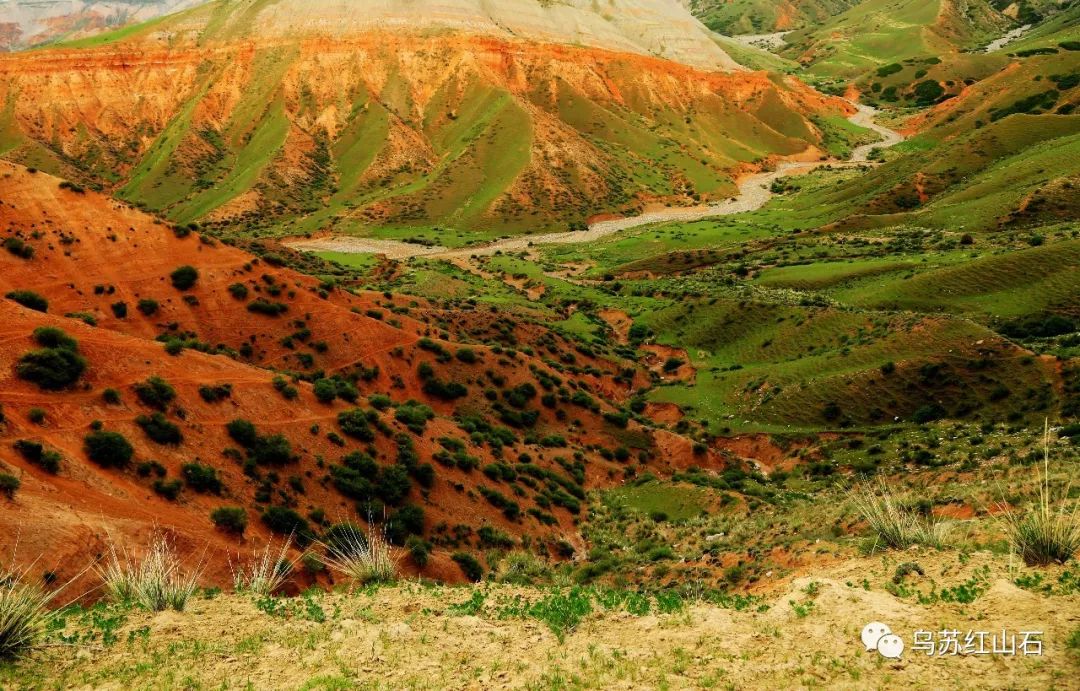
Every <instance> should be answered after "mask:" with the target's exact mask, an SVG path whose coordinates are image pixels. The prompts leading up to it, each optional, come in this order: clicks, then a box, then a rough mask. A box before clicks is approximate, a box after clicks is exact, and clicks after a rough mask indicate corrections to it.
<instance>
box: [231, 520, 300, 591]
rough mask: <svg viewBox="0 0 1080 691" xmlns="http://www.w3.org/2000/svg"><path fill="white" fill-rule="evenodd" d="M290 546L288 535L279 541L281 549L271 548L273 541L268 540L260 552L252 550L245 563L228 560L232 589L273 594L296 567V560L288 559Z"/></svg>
mask: <svg viewBox="0 0 1080 691" xmlns="http://www.w3.org/2000/svg"><path fill="white" fill-rule="evenodd" d="M291 547H292V536H291V535H290V536H289V537H288V538H287V539H286V540H285V541H284V542H282V543H281V549H278V550H275V549H273V543H269V542H268V543H267V544H266V547H264V548H263V550H262V551H261V552H259V551H257V550H256V551H253V552H252V555H251V561H249V562H248V563H247V564H244V565H234V564H233V563H232V562H231V561H230V562H229V566H230V568H231V569H232V575H233V590H235V591H236V592H238V593H251V594H252V595H259V596H266V595H273V594H274V593H275V592H277V591H278V590H280V589H281V587H282V586H283V585H285V581H286V580H288V578H289V576H290V575H291V574H292V572H293V570H294V569H295V568H296V562H297V560H296V559H289V549H290V548H291Z"/></svg>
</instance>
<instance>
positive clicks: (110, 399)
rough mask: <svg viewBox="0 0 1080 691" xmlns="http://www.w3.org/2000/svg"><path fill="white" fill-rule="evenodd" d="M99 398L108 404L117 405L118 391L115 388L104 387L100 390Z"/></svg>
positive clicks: (118, 400) (118, 401)
mask: <svg viewBox="0 0 1080 691" xmlns="http://www.w3.org/2000/svg"><path fill="white" fill-rule="evenodd" d="M101 398H102V399H103V400H104V401H105V402H106V403H108V404H109V405H119V403H120V392H119V391H117V390H116V389H105V390H104V391H102V392H101Z"/></svg>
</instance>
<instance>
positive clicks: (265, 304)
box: [247, 298, 289, 317]
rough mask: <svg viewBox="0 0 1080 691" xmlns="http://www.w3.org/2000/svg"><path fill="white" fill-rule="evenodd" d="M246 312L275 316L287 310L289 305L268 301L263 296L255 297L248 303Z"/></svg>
mask: <svg viewBox="0 0 1080 691" xmlns="http://www.w3.org/2000/svg"><path fill="white" fill-rule="evenodd" d="M247 309H248V312H253V313H254V314H265V315H267V316H269V317H276V316H278V315H280V314H283V313H285V312H287V311H288V310H289V306H288V305H285V304H283V303H280V302H270V301H269V300H264V299H263V298H257V299H255V300H252V301H251V302H249V303H248V306H247Z"/></svg>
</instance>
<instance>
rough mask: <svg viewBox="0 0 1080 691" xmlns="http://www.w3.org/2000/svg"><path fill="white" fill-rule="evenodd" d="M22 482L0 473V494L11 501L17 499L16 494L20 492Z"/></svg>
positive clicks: (7, 474)
mask: <svg viewBox="0 0 1080 691" xmlns="http://www.w3.org/2000/svg"><path fill="white" fill-rule="evenodd" d="M20 486H22V481H20V480H19V478H17V477H15V476H14V475H11V474H10V473H0V494H2V495H4V496H5V497H7V498H8V499H9V500H11V499H14V498H15V492H17V491H19V487H20Z"/></svg>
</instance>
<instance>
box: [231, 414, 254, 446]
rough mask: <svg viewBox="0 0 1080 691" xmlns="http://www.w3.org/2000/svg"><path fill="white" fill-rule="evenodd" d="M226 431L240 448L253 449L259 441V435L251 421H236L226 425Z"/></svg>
mask: <svg viewBox="0 0 1080 691" xmlns="http://www.w3.org/2000/svg"><path fill="white" fill-rule="evenodd" d="M225 430H226V431H227V432H228V433H229V436H230V437H232V440H233V441H235V442H236V443H237V444H239V445H240V446H242V447H244V448H245V449H251V448H253V447H254V446H255V444H256V443H257V442H258V441H259V433H258V431H257V430H256V429H255V425H254V424H252V423H251V421H249V420H243V419H239V418H238V419H236V420H233V421H232V422H230V423H228V424H227V425H225Z"/></svg>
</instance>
